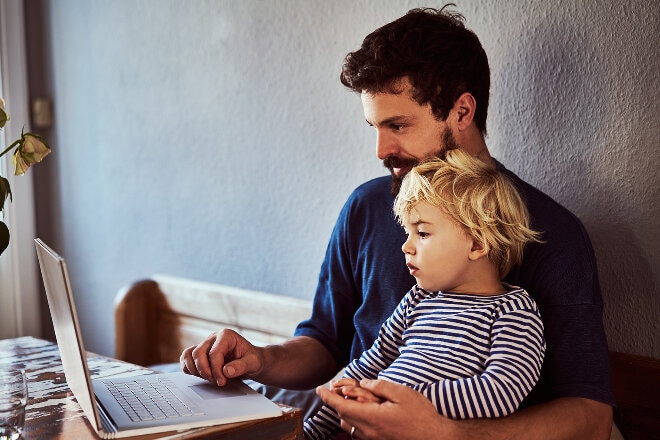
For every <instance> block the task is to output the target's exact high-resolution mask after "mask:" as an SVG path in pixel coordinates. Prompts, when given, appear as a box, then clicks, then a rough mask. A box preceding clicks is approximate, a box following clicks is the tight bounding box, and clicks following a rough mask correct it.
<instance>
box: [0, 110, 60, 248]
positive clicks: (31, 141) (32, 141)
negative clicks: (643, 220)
mask: <svg viewBox="0 0 660 440" xmlns="http://www.w3.org/2000/svg"><path fill="white" fill-rule="evenodd" d="M8 120H9V114H8V113H7V112H6V111H5V101H4V100H3V99H2V98H0V128H2V127H4V126H5V124H6V123H7V121H8ZM13 148H16V150H14V155H13V156H12V162H13V164H14V175H16V176H20V175H22V174H25V172H26V171H27V170H28V168H30V166H31V165H32V164H35V163H39V162H41V161H42V160H43V158H44V157H46V156H48V154H49V153H50V151H51V150H50V147H49V146H48V142H46V140H45V139H44V138H42V137H41V136H39V135H38V134H34V133H23V132H21V138H20V139H18V140H16V141H14V142H12V143H11V145H9V147H7V148H6V149H5V150H4V151H2V152H1V153H0V157H2V156H4V155H5V154H7V153H8V152H9V151H10V150H11V149H13ZM8 198H9V200H10V201H13V200H12V195H11V188H10V186H9V181H8V180H7V179H5V178H4V177H2V176H0V212H2V210H3V209H4V207H5V203H6V201H7V199H8ZM8 245H9V229H8V228H7V225H5V224H4V223H3V222H2V221H0V254H2V253H3V252H4V250H5V249H6V248H7V246H8Z"/></svg>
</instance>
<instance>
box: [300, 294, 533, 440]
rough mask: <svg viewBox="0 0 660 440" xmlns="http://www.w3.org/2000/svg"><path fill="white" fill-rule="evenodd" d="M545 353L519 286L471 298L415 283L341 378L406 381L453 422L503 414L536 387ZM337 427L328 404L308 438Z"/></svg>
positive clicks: (526, 297)
mask: <svg viewBox="0 0 660 440" xmlns="http://www.w3.org/2000/svg"><path fill="white" fill-rule="evenodd" d="M544 354H545V339H544V337H543V323H542V321H541V317H540V314H539V311H538V308H537V306H536V303H535V302H534V300H533V299H532V298H531V297H530V296H529V294H528V293H527V292H525V291H524V290H523V289H519V288H514V290H510V291H509V292H507V293H504V294H501V295H471V294H457V293H451V292H429V291H426V290H424V289H422V288H420V287H419V286H415V287H413V288H412V289H411V290H410V292H408V293H407V294H406V296H405V297H404V298H403V300H402V301H401V302H400V303H399V305H398V306H397V308H396V310H395V311H394V313H393V314H392V316H390V317H389V318H388V319H387V321H385V323H384V324H383V325H382V327H381V329H380V332H379V334H378V338H377V339H376V341H375V342H374V344H373V346H372V347H371V348H370V349H369V350H367V351H365V352H364V353H363V354H362V356H361V357H360V358H359V359H356V360H354V361H353V362H351V363H350V364H349V365H348V367H346V371H345V373H344V377H350V378H353V379H357V380H360V379H364V378H369V379H374V378H379V379H385V380H390V381H393V382H398V383H401V384H404V385H407V386H409V387H411V388H413V389H415V390H417V391H419V392H420V393H422V394H423V395H424V396H426V397H427V398H428V399H429V400H430V401H431V402H432V403H433V404H434V405H435V407H436V408H437V410H438V412H439V413H440V414H443V415H445V416H447V417H450V418H453V419H467V418H476V417H502V416H506V415H509V414H511V413H513V412H514V411H515V410H516V409H518V407H519V406H520V403H521V402H522V400H523V399H524V398H525V397H526V396H527V394H529V392H530V391H531V389H532V388H533V387H534V385H535V384H536V381H537V380H538V378H539V374H540V371H541V365H542V363H543V356H544ZM340 430H341V429H340V428H339V420H338V417H337V413H336V412H335V411H334V410H333V409H331V408H330V407H328V406H324V407H323V408H321V410H320V411H319V413H318V414H317V415H315V416H314V417H312V418H311V419H309V420H308V421H307V422H305V437H306V438H326V437H327V436H331V435H334V434H335V433H337V432H339V431H340Z"/></svg>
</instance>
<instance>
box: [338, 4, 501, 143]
mask: <svg viewBox="0 0 660 440" xmlns="http://www.w3.org/2000/svg"><path fill="white" fill-rule="evenodd" d="M450 6H455V5H453V4H451V3H450V4H448V5H445V6H444V7H442V9H440V10H438V9H432V8H417V9H412V10H410V11H408V13H406V15H404V16H403V17H401V18H399V19H397V20H395V21H393V22H391V23H388V24H386V25H385V26H383V27H381V28H378V29H376V30H375V31H374V32H372V33H371V34H369V35H367V37H366V38H365V39H364V41H363V42H362V47H360V49H358V50H357V51H355V52H351V53H349V54H348V55H346V58H345V59H344V65H343V67H342V72H341V75H340V79H341V82H342V84H344V85H345V86H346V87H348V88H350V89H352V90H353V91H355V92H358V93H362V92H368V93H382V92H386V93H400V92H401V90H398V89H397V84H398V80H400V79H402V78H404V77H407V78H408V79H409V81H410V83H411V85H412V88H413V95H412V98H413V99H414V100H415V101H417V102H418V103H419V104H420V105H424V104H426V103H430V105H431V109H432V111H433V114H434V115H435V117H436V118H438V119H440V120H445V119H446V118H447V116H448V115H449V110H451V108H452V107H453V105H454V102H456V99H458V97H459V96H460V95H461V94H463V93H465V92H469V93H471V94H472V95H473V96H474V98H475V100H476V101H477V109H476V112H475V118H474V120H475V123H476V124H477V127H478V128H479V129H480V130H481V132H482V133H483V134H484V135H485V134H486V117H487V115H488V95H489V90H490V68H489V67H488V57H487V56H486V52H485V51H484V49H483V47H482V46H481V43H480V42H479V38H478V37H477V36H476V34H475V33H474V32H472V31H471V30H469V29H466V28H465V24H464V20H465V19H464V17H463V16H462V15H461V14H459V13H457V12H451V11H449V10H448V8H449V7H450Z"/></svg>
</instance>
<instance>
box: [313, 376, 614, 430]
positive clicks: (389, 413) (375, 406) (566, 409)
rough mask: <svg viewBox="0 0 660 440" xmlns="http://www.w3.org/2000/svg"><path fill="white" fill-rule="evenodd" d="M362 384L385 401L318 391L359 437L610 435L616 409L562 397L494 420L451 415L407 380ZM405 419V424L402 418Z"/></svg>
mask: <svg viewBox="0 0 660 440" xmlns="http://www.w3.org/2000/svg"><path fill="white" fill-rule="evenodd" d="M360 385H361V386H362V387H364V388H366V389H367V390H369V391H371V392H372V393H374V394H375V395H376V396H378V397H380V398H381V399H383V400H385V401H384V402H382V403H359V402H356V401H354V400H351V399H344V398H343V397H341V396H339V395H337V394H335V393H332V392H331V391H330V390H327V389H324V388H321V387H319V388H318V389H317V392H318V394H319V395H320V396H321V398H322V399H323V401H324V402H325V403H326V404H328V405H330V406H331V407H333V408H334V409H335V410H336V411H337V412H338V413H339V416H340V417H341V419H342V422H341V426H342V429H344V430H346V431H350V430H351V428H352V427H353V426H355V427H356V429H355V435H356V437H357V438H359V439H398V438H406V439H429V438H437V439H445V438H446V439H459V440H460V439H495V440H497V439H502V440H504V439H506V440H517V439H526V440H535V439H539V440H541V439H543V440H566V439H593V440H605V439H609V437H610V433H611V430H612V408H611V406H609V405H606V404H603V403H600V402H596V401H594V400H589V399H581V398H561V399H556V400H553V401H550V402H547V403H543V404H539V405H536V406H533V407H530V408H526V409H524V410H520V411H518V412H516V413H514V414H513V415H511V416H508V417H501V418H496V419H472V420H461V421H457V420H452V419H448V418H446V417H444V416H441V415H439V414H438V413H437V411H436V410H435V407H434V406H433V405H432V404H431V402H430V401H429V400H428V399H426V398H425V397H424V396H422V395H421V394H420V393H418V392H416V391H414V390H412V389H411V388H408V387H406V386H404V385H399V384H395V383H392V382H388V381H382V380H364V381H362V382H361V384H360ZM401 420H406V423H405V424H403V423H401Z"/></svg>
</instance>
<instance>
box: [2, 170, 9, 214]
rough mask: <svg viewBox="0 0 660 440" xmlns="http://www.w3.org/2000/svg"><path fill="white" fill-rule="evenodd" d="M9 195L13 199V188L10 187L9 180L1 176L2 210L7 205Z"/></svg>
mask: <svg viewBox="0 0 660 440" xmlns="http://www.w3.org/2000/svg"><path fill="white" fill-rule="evenodd" d="M7 197H9V200H10V201H12V197H11V188H10V187H9V180H7V179H5V178H4V177H2V176H0V211H2V210H3V209H4V207H5V201H6V200H7Z"/></svg>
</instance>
